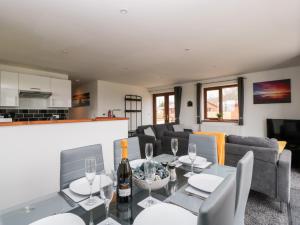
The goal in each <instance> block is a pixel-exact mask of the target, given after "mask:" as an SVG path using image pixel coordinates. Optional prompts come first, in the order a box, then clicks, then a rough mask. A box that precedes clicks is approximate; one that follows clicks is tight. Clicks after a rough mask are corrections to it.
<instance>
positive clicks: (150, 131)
mask: <svg viewBox="0 0 300 225" xmlns="http://www.w3.org/2000/svg"><path fill="white" fill-rule="evenodd" d="M144 133H145V135H148V136H152V137H155V134H154V132H153V130H152V128H151V127H148V128H147V129H145V130H144Z"/></svg>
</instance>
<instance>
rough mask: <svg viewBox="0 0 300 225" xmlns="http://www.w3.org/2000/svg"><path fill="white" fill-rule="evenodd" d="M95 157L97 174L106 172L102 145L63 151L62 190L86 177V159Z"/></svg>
mask: <svg viewBox="0 0 300 225" xmlns="http://www.w3.org/2000/svg"><path fill="white" fill-rule="evenodd" d="M89 157H95V158H96V163H97V168H96V173H100V172H101V171H102V170H104V163H103V155H102V145H101V144H96V145H89V146H83V147H79V148H73V149H68V150H63V151H61V153H60V190H63V189H65V188H67V187H69V184H70V183H71V182H72V181H74V180H77V179H79V178H81V177H84V176H85V159H86V158H89Z"/></svg>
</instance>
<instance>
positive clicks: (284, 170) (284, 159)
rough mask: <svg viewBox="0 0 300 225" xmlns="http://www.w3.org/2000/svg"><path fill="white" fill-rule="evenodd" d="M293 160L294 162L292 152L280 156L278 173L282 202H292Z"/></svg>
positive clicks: (279, 196) (279, 195) (278, 186)
mask: <svg viewBox="0 0 300 225" xmlns="http://www.w3.org/2000/svg"><path fill="white" fill-rule="evenodd" d="M291 160H292V153H291V151H290V150H284V151H283V152H282V153H281V154H280V155H279V160H278V172H277V179H278V183H277V188H278V198H279V200H280V201H283V202H286V203H289V202H290V190H291Z"/></svg>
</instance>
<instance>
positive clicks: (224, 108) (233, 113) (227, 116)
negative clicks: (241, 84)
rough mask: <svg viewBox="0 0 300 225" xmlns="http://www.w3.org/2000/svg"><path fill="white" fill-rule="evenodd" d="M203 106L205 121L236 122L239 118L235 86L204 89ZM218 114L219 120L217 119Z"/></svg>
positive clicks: (236, 88)
mask: <svg viewBox="0 0 300 225" xmlns="http://www.w3.org/2000/svg"><path fill="white" fill-rule="evenodd" d="M204 106H205V107H204V110H205V112H204V118H205V120H217V119H220V120H222V121H237V120H238V118H239V107H238V87H237V85H230V86H221V87H212V88H205V89H204ZM218 114H220V115H221V118H218ZM220 115H219V116H220Z"/></svg>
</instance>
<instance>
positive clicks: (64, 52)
mask: <svg viewBox="0 0 300 225" xmlns="http://www.w3.org/2000/svg"><path fill="white" fill-rule="evenodd" d="M61 52H62V53H63V54H68V53H69V51H68V50H67V49H63V50H62V51H61Z"/></svg>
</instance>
